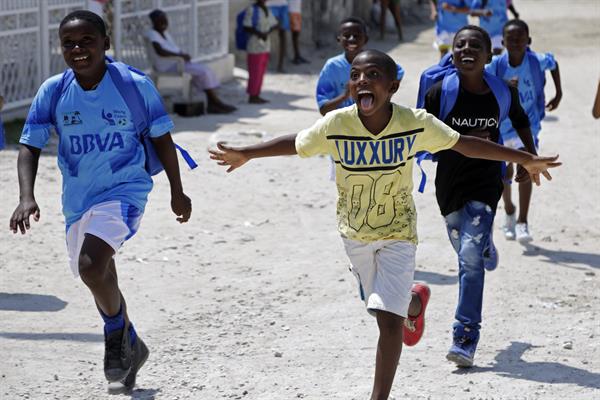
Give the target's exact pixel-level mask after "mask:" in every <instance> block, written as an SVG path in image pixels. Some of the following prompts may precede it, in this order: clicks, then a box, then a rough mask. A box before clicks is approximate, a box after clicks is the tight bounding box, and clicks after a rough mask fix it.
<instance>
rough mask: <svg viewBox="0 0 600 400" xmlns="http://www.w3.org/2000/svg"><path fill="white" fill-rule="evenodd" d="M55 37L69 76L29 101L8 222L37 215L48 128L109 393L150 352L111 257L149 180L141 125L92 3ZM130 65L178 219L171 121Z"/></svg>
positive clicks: (186, 202)
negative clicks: (99, 333) (100, 337)
mask: <svg viewBox="0 0 600 400" xmlns="http://www.w3.org/2000/svg"><path fill="white" fill-rule="evenodd" d="M59 37H60V43H61V48H62V53H63V57H64V59H65V62H66V63H67V65H68V66H69V67H70V68H71V70H72V73H73V76H74V78H73V79H72V80H71V81H70V82H69V81H68V80H67V79H63V78H62V77H63V75H62V74H61V75H57V76H53V77H51V78H49V79H47V80H46V81H45V82H44V83H43V84H42V86H41V87H40V89H39V90H38V93H37V94H36V96H35V99H34V100H33V103H32V105H31V108H30V110H29V115H28V117H27V121H26V123H25V127H24V128H23V133H22V135H21V140H20V142H21V147H20V149H19V158H18V174H19V189H20V201H19V205H18V206H17V208H16V209H15V211H14V212H13V215H12V217H11V220H10V229H11V230H12V231H13V233H17V231H20V232H21V233H22V234H25V232H26V231H27V230H29V229H30V223H29V219H30V217H33V219H34V220H35V221H38V220H39V219H40V208H39V206H38V204H37V202H36V200H35V196H34V183H35V176H36V173H37V166H38V160H39V157H40V153H41V150H42V148H43V147H44V146H45V145H46V144H47V143H48V139H49V137H50V132H51V129H52V128H54V129H55V130H56V132H57V134H58V139H59V144H58V165H59V167H60V171H61V173H62V176H63V185H62V188H63V190H62V201H63V213H64V215H65V220H66V225H67V227H66V231H67V232H66V233H67V249H68V254H69V260H70V265H71V269H72V271H73V273H74V274H75V275H76V276H77V275H79V276H81V279H82V281H83V282H84V283H85V285H86V286H87V287H88V288H89V289H90V291H91V293H92V295H93V298H94V302H95V304H96V307H97V309H98V311H99V312H100V316H101V317H102V319H103V320H104V339H105V343H104V344H105V354H104V375H105V377H106V380H107V381H108V382H109V384H110V385H109V391H118V392H120V391H130V390H131V389H133V387H134V386H135V382H136V376H137V372H138V370H139V369H140V368H141V367H142V366H143V365H144V363H145V362H146V359H147V358H148V354H149V351H148V348H147V347H146V345H145V344H144V342H143V341H142V339H141V338H140V337H138V335H137V333H136V331H135V329H134V328H133V324H132V323H131V321H130V320H129V317H128V313H127V308H126V304H125V299H124V297H123V294H122V293H121V290H120V289H119V285H118V278H117V270H116V265H115V261H114V258H113V257H114V255H115V253H116V252H117V251H118V250H119V248H120V247H121V245H122V244H123V243H124V242H125V241H126V240H127V239H129V238H131V237H132V236H133V235H134V234H135V233H136V231H137V229H138V227H139V224H140V221H141V218H142V215H143V213H144V207H145V205H146V201H147V198H148V193H149V192H150V190H151V189H152V178H151V177H150V174H149V173H148V171H147V170H146V166H145V164H146V158H147V157H146V153H145V150H144V144H143V143H142V140H143V138H142V137H141V135H142V132H138V129H137V128H136V127H135V126H134V123H133V120H134V117H133V113H132V111H131V109H130V108H129V107H128V104H127V103H126V102H125V100H124V99H123V98H122V97H121V94H120V91H119V89H118V88H117V87H116V86H115V82H114V81H113V80H112V78H111V74H110V73H109V68H108V66H107V64H106V61H105V52H106V50H108V49H109V48H110V40H109V38H108V36H107V35H106V27H105V25H104V21H103V20H102V18H100V17H99V16H98V15H96V14H94V13H92V12H90V11H81V10H80V11H74V12H72V13H71V14H69V15H67V16H66V17H65V18H64V19H63V20H62V22H61V23H60V26H59ZM112 68H116V67H114V66H111V70H112ZM127 72H130V73H131V78H132V79H133V82H134V84H135V86H136V87H137V90H138V91H139V96H140V97H141V98H142V101H143V105H144V110H143V112H144V113H145V114H146V115H147V116H148V121H149V136H150V138H151V144H149V145H152V146H153V147H154V150H155V151H156V155H157V156H158V158H159V159H160V161H161V163H162V165H163V167H164V170H165V173H166V174H167V177H168V179H169V183H170V185H171V209H172V210H173V212H174V213H175V214H176V215H177V216H178V217H177V220H178V221H179V222H180V223H182V222H186V221H187V220H188V219H189V217H190V214H191V201H190V199H189V198H188V197H187V196H186V195H185V194H184V192H183V187H182V184H181V178H180V175H179V166H178V163H177V155H176V154H175V147H174V144H173V141H172V139H171V135H170V133H169V131H170V130H171V129H172V128H173V122H172V121H171V120H170V118H169V117H168V116H167V114H166V113H165V110H164V108H163V105H162V101H161V98H160V95H159V94H158V92H157V91H156V89H155V88H154V85H153V84H152V82H151V81H150V79H148V78H147V77H145V76H143V75H141V74H137V73H135V72H133V71H127ZM63 85H64V86H63ZM61 86H63V87H62V90H61ZM134 88H135V87H134Z"/></svg>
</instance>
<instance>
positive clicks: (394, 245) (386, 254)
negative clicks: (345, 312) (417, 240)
mask: <svg viewBox="0 0 600 400" xmlns="http://www.w3.org/2000/svg"><path fill="white" fill-rule="evenodd" d="M342 240H343V241H344V247H345V248H346V254H347V255H348V258H350V263H351V264H352V269H351V271H352V273H353V274H354V276H355V277H356V279H357V280H358V289H359V294H360V297H361V299H362V300H363V301H364V302H365V305H366V306H367V311H368V312H369V313H370V314H371V315H375V314H376V313H375V311H376V310H382V311H387V312H391V313H393V314H396V315H399V316H401V317H405V318H406V316H407V314H408V306H409V305H410V300H411V297H412V295H411V289H412V285H413V279H414V275H415V254H416V250H417V246H416V245H415V244H414V243H410V242H405V241H401V240H379V241H376V242H371V243H363V242H358V241H356V240H350V239H346V238H342Z"/></svg>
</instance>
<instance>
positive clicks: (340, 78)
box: [317, 17, 404, 115]
mask: <svg viewBox="0 0 600 400" xmlns="http://www.w3.org/2000/svg"><path fill="white" fill-rule="evenodd" d="M337 41H338V42H339V43H340V45H341V46H342V48H343V49H344V52H343V53H342V54H340V55H337V56H335V57H332V58H330V59H328V60H327V61H326V62H325V65H324V66H323V69H321V73H320V74H319V80H318V82H317V105H318V106H319V112H320V113H321V115H325V114H327V113H328V112H329V111H332V110H336V109H338V108H343V107H347V106H351V105H353V104H354V100H352V98H351V97H350V94H349V92H348V80H349V79H350V69H351V66H352V61H353V60H354V58H355V57H356V55H357V54H358V53H360V52H361V51H363V49H364V46H365V45H366V44H367V42H368V41H369V36H368V34H367V25H366V24H365V22H364V21H363V20H362V19H360V18H356V17H349V18H346V19H344V20H343V21H342V22H340V26H339V28H338V36H337ZM397 66H398V75H397V79H398V80H399V81H401V80H402V78H403V77H404V69H402V67H401V66H400V65H399V64H397Z"/></svg>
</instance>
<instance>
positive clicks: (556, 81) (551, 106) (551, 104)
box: [546, 63, 562, 111]
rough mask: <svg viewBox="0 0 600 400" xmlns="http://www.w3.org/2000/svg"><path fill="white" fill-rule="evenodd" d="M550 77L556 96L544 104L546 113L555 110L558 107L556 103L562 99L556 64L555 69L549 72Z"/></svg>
mask: <svg viewBox="0 0 600 400" xmlns="http://www.w3.org/2000/svg"><path fill="white" fill-rule="evenodd" d="M550 74H551V75H552V80H553V81H554V88H555V89H556V95H554V98H553V99H552V100H550V101H549V102H548V104H546V108H547V109H548V111H552V110H556V108H557V107H558V103H560V100H561V99H562V86H561V84H560V71H559V70H558V63H556V68H554V69H553V70H552V71H550Z"/></svg>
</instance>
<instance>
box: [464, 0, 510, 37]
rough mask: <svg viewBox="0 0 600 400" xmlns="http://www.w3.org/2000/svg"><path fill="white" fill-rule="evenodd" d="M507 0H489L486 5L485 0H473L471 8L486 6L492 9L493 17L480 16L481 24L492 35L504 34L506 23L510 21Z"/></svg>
mask: <svg viewBox="0 0 600 400" xmlns="http://www.w3.org/2000/svg"><path fill="white" fill-rule="evenodd" d="M506 7H507V5H506V0H488V1H487V4H485V7H484V5H483V0H473V2H472V3H471V8H473V9H480V8H486V9H489V10H491V11H492V16H491V17H479V26H480V27H482V28H483V29H485V30H486V31H487V33H489V34H490V36H491V37H494V36H498V35H500V36H501V35H502V29H503V28H504V24H505V23H506V22H507V21H508V15H507V13H506Z"/></svg>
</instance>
